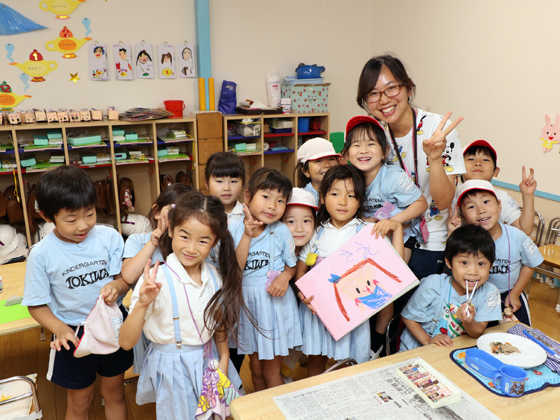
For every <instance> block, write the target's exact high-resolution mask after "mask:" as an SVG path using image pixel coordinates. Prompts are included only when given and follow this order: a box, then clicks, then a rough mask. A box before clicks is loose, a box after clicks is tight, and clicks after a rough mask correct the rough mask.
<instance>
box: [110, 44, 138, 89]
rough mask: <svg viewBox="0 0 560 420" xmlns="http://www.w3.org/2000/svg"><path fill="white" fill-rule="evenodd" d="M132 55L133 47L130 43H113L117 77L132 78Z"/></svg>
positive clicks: (122, 78)
mask: <svg viewBox="0 0 560 420" xmlns="http://www.w3.org/2000/svg"><path fill="white" fill-rule="evenodd" d="M131 55H132V47H131V46H130V44H123V43H122V42H119V43H118V44H115V45H113V57H114V58H115V79H117V80H132V79H134V76H133V74H132V65H131V64H130V56H131Z"/></svg>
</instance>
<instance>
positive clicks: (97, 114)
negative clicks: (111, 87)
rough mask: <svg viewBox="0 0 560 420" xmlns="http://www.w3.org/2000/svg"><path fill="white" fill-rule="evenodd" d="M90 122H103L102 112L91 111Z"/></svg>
mask: <svg viewBox="0 0 560 420" xmlns="http://www.w3.org/2000/svg"><path fill="white" fill-rule="evenodd" d="M91 120H92V121H102V120H103V112H102V111H101V110H100V109H95V108H92V109H91Z"/></svg>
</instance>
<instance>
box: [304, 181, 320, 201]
mask: <svg viewBox="0 0 560 420" xmlns="http://www.w3.org/2000/svg"><path fill="white" fill-rule="evenodd" d="M303 189H304V190H305V191H307V192H308V193H311V195H312V196H313V198H315V204H317V205H319V192H318V191H317V190H316V189H315V188H313V184H312V183H311V182H309V184H307V185H306V186H305V187H303Z"/></svg>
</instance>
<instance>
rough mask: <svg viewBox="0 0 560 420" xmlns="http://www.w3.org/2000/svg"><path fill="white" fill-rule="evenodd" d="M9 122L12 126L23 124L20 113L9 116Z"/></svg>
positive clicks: (12, 113) (11, 113)
mask: <svg viewBox="0 0 560 420" xmlns="http://www.w3.org/2000/svg"><path fill="white" fill-rule="evenodd" d="M8 121H9V122H10V124H12V125H17V124H21V116H20V114H19V113H17V112H10V113H9V114H8Z"/></svg>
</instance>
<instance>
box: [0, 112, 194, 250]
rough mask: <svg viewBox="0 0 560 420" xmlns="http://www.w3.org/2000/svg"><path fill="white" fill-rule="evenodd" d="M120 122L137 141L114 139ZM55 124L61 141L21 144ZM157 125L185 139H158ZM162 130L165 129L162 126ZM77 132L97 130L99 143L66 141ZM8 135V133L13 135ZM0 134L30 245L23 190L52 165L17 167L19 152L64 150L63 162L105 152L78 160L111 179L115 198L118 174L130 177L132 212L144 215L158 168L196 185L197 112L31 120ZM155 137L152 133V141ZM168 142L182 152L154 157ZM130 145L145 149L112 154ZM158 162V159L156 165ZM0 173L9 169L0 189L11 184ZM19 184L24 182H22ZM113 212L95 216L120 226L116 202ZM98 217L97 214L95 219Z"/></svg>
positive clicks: (44, 155)
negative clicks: (96, 158) (98, 159)
mask: <svg viewBox="0 0 560 420" xmlns="http://www.w3.org/2000/svg"><path fill="white" fill-rule="evenodd" d="M116 127H120V128H123V129H124V130H125V131H133V132H135V133H136V134H138V136H139V137H140V138H139V139H138V141H137V142H126V141H123V142H119V141H115V140H113V128H116ZM55 129H56V130H60V132H61V134H62V141H63V144H62V146H61V147H48V146H46V147H45V148H41V149H33V150H24V149H23V148H22V147H21V145H22V144H30V143H32V142H33V138H34V137H33V136H34V135H45V134H46V131H47V130H55ZM162 129H177V130H183V131H185V132H186V133H187V134H188V135H189V136H190V137H189V138H186V139H173V140H169V141H162V140H161V138H158V135H157V133H158V131H160V130H162ZM163 131H165V130H163ZM77 135H88V136H89V135H98V136H100V137H101V138H102V140H103V143H102V144H100V143H97V144H86V145H71V144H69V143H68V138H69V137H74V136H77ZM12 137H13V138H12ZM0 139H1V140H2V143H6V140H8V141H9V142H10V143H13V145H14V149H8V150H3V151H0V159H2V160H6V158H7V157H8V155H9V156H15V162H14V167H15V169H16V177H17V184H18V188H19V189H20V197H21V202H22V207H23V213H24V222H25V233H26V236H27V242H28V245H29V246H31V244H32V238H31V232H30V229H29V221H28V217H27V194H28V191H29V189H30V188H31V186H32V185H33V184H35V183H36V182H37V181H38V179H39V177H40V175H41V174H42V173H43V172H45V171H47V170H49V169H52V167H51V168H34V167H28V168H22V167H21V166H20V156H21V158H22V159H23V158H24V157H25V158H27V157H28V156H29V155H30V154H32V153H35V154H36V156H35V157H36V159H37V161H44V160H45V159H48V157H49V154H50V153H55V154H58V155H62V154H63V155H64V162H65V163H66V164H70V163H72V162H77V161H81V156H82V155H83V154H86V153H87V154H92V155H96V154H99V153H104V154H107V155H109V156H110V159H111V160H110V162H103V163H99V164H83V163H79V164H77V166H79V167H81V168H83V169H85V170H86V171H87V172H88V174H89V175H90V176H91V178H92V179H93V180H94V181H97V180H101V179H107V177H108V178H109V179H111V180H112V182H113V191H114V198H113V200H114V202H115V203H118V202H119V197H118V192H119V188H118V180H119V179H120V178H125V177H126V178H130V179H131V180H132V181H133V183H134V189H135V197H136V200H135V208H136V211H135V212H136V213H137V214H142V215H147V214H148V212H149V211H150V209H151V207H152V204H153V203H154V201H155V200H156V198H157V196H158V195H159V192H160V173H161V172H162V171H163V172H164V173H165V174H166V175H171V176H172V177H173V178H174V179H175V176H176V174H177V173H178V172H180V171H182V172H185V173H186V174H188V175H189V176H190V179H191V180H192V183H193V186H194V187H196V188H198V187H199V180H198V174H197V170H196V168H197V153H196V147H197V146H196V143H197V140H196V139H197V130H196V118H168V119H162V120H150V121H134V122H131V121H107V120H104V121H88V122H69V123H52V124H46V123H43V124H41V123H39V124H37V123H34V124H21V125H16V126H11V125H3V126H0ZM154 139H157V140H156V141H154ZM170 143H172V144H173V146H175V147H179V149H180V153H181V154H184V155H185V156H187V157H186V158H179V159H169V160H165V159H157V158H156V159H155V158H154V157H153V156H157V151H158V146H160V147H161V146H162V145H165V144H170ZM129 150H135V151H141V152H142V153H143V154H144V155H145V159H144V160H138V159H124V160H116V159H115V154H116V153H120V152H124V151H129ZM160 165H162V166H161V167H160ZM0 175H8V176H2V177H0V190H2V191H4V190H5V189H6V188H7V187H8V186H10V185H13V184H14V178H13V176H12V171H0ZM21 186H24V187H23V188H21ZM115 208H116V214H115V215H114V216H109V217H108V218H105V219H102V218H101V216H100V215H98V221H100V222H104V223H110V224H112V225H113V226H115V228H117V229H118V230H119V232H122V229H121V217H120V216H121V214H120V209H119V206H118V205H116V206H115ZM99 219H102V220H99Z"/></svg>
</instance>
